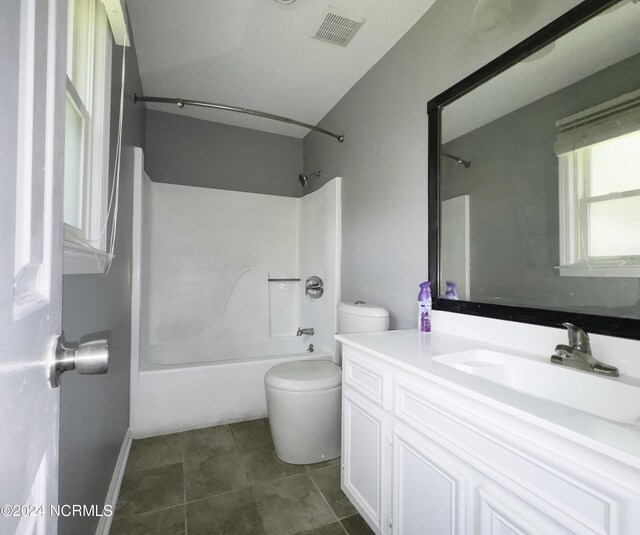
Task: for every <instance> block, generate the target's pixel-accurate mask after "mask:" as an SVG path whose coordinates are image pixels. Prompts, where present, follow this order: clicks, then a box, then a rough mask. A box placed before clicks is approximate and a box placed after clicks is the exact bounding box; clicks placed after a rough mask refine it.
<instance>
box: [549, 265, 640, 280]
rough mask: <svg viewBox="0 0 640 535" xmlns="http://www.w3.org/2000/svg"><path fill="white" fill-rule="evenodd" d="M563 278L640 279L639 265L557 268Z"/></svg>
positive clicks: (568, 266)
mask: <svg viewBox="0 0 640 535" xmlns="http://www.w3.org/2000/svg"><path fill="white" fill-rule="evenodd" d="M556 269H557V270H558V271H559V273H560V276H561V277H602V278H605V277H632V278H637V277H640V266H639V265H632V266H629V265H626V266H625V265H618V266H616V265H599V266H598V265H587V264H582V263H580V264H571V265H567V266H556Z"/></svg>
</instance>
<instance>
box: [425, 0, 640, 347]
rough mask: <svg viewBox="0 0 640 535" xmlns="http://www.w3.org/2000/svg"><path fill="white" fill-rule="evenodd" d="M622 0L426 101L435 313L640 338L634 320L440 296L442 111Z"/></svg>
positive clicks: (563, 25)
mask: <svg viewBox="0 0 640 535" xmlns="http://www.w3.org/2000/svg"><path fill="white" fill-rule="evenodd" d="M619 2H620V0H584V1H583V2H582V3H580V4H578V5H577V6H576V7H574V8H573V9H571V10H570V11H568V12H567V13H565V14H564V15H562V16H561V17H559V18H557V19H556V20H554V21H553V22H551V23H550V24H548V25H547V26H545V27H544V28H542V29H541V30H539V31H537V32H536V33H534V34H533V35H531V36H530V37H528V38H527V39H525V40H524V41H522V42H520V43H519V44H517V45H516V46H514V47H513V48H511V49H510V50H508V51H507V52H505V53H504V54H502V55H501V56H498V57H497V58H496V59H494V60H493V61H491V62H489V63H488V64H486V65H485V66H484V67H482V68H480V69H478V70H477V71H476V72H474V73H473V74H471V75H469V76H467V77H466V78H464V79H463V80H462V81H460V82H458V83H457V84H455V85H454V86H452V87H450V88H449V89H447V90H446V91H444V92H442V93H440V94H439V95H438V96H437V97H435V98H433V99H432V100H430V101H429V102H428V103H427V113H428V122H429V130H428V134H429V138H428V150H429V164H428V172H429V203H428V207H429V214H428V222H429V279H430V280H431V281H432V288H433V289H434V292H433V294H434V295H433V308H434V309H435V310H444V311H448V312H456V313H459V314H469V315H473V316H484V317H487V318H494V319H501V320H508V321H515V322H521V323H531V324H534V325H545V326H550V327H561V326H562V323H564V322H570V323H573V324H575V325H578V326H580V327H581V328H582V329H585V330H586V331H589V332H592V333H597V334H604V335H610V336H619V337H622V338H632V339H635V340H640V320H636V319H632V318H615V317H610V316H598V315H591V314H577V313H575V312H562V311H557V310H547V309H537V308H527V307H519V306H509V305H496V304H488V303H475V302H471V301H452V300H449V299H442V298H441V297H439V291H440V145H441V140H442V129H441V122H442V109H443V108H444V107H445V106H446V105H448V104H451V103H452V102H454V101H455V100H457V99H458V98H460V97H462V96H463V95H466V94H467V93H469V92H470V91H472V90H473V89H475V88H476V87H478V86H480V85H482V84H483V83H485V82H487V81H488V80H490V79H492V78H494V77H495V76H497V75H498V74H500V73H502V72H504V71H506V70H507V69H509V68H510V67H512V66H514V65H515V64H517V63H519V62H520V61H522V60H523V59H525V58H526V57H528V56H530V55H531V54H533V53H535V52H537V51H538V50H540V49H541V48H544V47H545V46H547V45H549V44H550V43H552V42H554V41H555V40H557V39H558V38H560V37H562V36H563V35H565V34H567V33H569V32H571V31H572V30H574V29H575V28H577V27H578V26H580V25H582V24H584V23H585V22H587V21H589V20H591V19H592V18H593V17H595V16H596V15H599V14H600V13H602V12H603V11H605V10H606V9H608V8H609V7H611V6H613V5H615V4H617V3H619Z"/></svg>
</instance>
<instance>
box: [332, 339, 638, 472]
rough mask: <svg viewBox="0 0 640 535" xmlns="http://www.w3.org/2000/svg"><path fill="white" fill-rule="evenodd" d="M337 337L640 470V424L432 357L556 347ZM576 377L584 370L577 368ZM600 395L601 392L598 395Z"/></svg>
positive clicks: (533, 356) (519, 353)
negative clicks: (608, 417)
mask: <svg viewBox="0 0 640 535" xmlns="http://www.w3.org/2000/svg"><path fill="white" fill-rule="evenodd" d="M336 339H337V340H338V341H339V342H342V343H343V344H346V345H348V346H351V347H354V348H356V349H359V350H362V351H365V352H367V353H370V354H372V355H374V356H376V357H378V358H380V359H381V360H383V361H385V362H387V363H389V364H391V365H393V366H397V367H399V368H402V369H404V370H406V371H409V372H411V373H414V374H416V375H418V376H423V377H425V378H427V379H430V380H433V381H436V382H438V383H440V384H442V385H444V386H447V387H449V388H451V389H453V390H456V391H458V392H461V393H463V394H465V395H467V396H469V397H471V398H474V399H477V400H478V401H480V402H483V403H486V404H488V405H490V406H493V407H495V408H498V409H500V410H502V411H504V412H506V413H509V414H512V415H514V416H517V417H518V418H521V419H523V420H525V421H528V422H530V423H531V424H534V425H537V426H539V427H542V428H545V429H547V430H549V431H551V432H553V433H556V434H558V435H561V436H564V437H566V438H568V439H570V440H572V441H574V442H578V443H580V444H582V445H584V446H586V447H588V448H591V449H593V450H596V451H599V452H601V453H603V454H605V455H607V456H609V457H612V458H615V459H617V460H619V461H621V462H624V463H625V464H628V465H631V466H634V467H635V468H638V469H640V425H626V424H619V423H616V422H612V421H610V420H606V419H604V418H599V417H597V416H593V415H591V414H588V413H586V412H582V411H580V410H577V409H573V408H571V407H567V406H565V405H561V404H559V403H555V402H552V401H548V400H546V399H542V398H538V397H535V396H531V395H528V394H524V393H521V392H518V391H515V390H513V389H511V388H507V387H505V386H502V385H500V384H498V383H495V382H493V381H489V380H487V379H483V378H480V377H475V376H473V375H470V374H468V373H465V372H462V371H459V370H456V369H454V368H451V367H450V366H447V365H444V364H441V363H439V362H435V361H433V360H432V357H434V356H436V355H442V354H446V353H454V352H457V351H465V350H470V349H491V350H494V351H499V352H502V353H508V354H512V355H517V356H520V357H525V358H531V359H536V360H542V361H548V359H549V356H550V354H551V353H552V351H553V348H550V351H549V355H536V354H531V353H526V352H522V351H518V350H514V349H513V348H511V347H503V346H499V345H494V344H489V343H487V342H482V341H478V340H473V339H470V338H462V337H459V336H455V335H452V334H448V333H441V332H432V333H420V332H418V331H417V330H407V331H386V332H375V333H355V334H341V335H337V336H336ZM576 373H584V372H580V371H577V370H576ZM602 380H603V381H611V380H614V381H615V380H623V381H625V382H630V383H632V384H638V381H637V380H636V379H633V378H631V379H625V378H623V379H611V378H604V377H603V378H602ZM639 386H640V385H639ZM594 395H597V393H595V392H594Z"/></svg>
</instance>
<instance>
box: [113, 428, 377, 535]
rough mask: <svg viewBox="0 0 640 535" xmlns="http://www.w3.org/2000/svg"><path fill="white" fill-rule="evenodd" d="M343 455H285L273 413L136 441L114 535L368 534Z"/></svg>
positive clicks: (116, 516) (130, 456)
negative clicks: (310, 461)
mask: <svg viewBox="0 0 640 535" xmlns="http://www.w3.org/2000/svg"><path fill="white" fill-rule="evenodd" d="M371 533H373V532H372V531H371V530H370V529H369V527H368V526H367V524H366V523H365V521H364V520H363V519H362V517H361V516H360V515H359V514H358V513H357V512H356V510H355V508H354V507H353V505H351V503H350V502H349V500H348V499H347V497H346V496H345V495H344V494H343V492H342V491H341V490H340V463H339V459H335V460H333V461H327V462H324V463H319V464H314V465H307V466H297V465H292V464H285V463H282V462H280V461H278V460H277V459H276V457H275V454H274V449H273V442H272V440H271V433H270V431H269V423H268V421H267V420H266V419H263V420H251V421H248V422H240V423H236V424H231V425H221V426H218V427H209V428H206V429H198V430H196V431H187V432H185V433H176V434H173V435H165V436H161V437H154V438H148V439H144V440H136V441H134V443H133V445H132V447H131V453H130V455H129V460H128V463H127V469H126V472H125V475H124V480H123V482H122V488H121V490H120V498H119V500H118V505H117V507H116V514H115V518H114V520H113V524H112V527H111V535H139V534H144V535H297V534H305V535H345V534H347V535H369V534H371Z"/></svg>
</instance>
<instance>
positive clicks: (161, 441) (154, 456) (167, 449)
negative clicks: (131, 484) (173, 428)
mask: <svg viewBox="0 0 640 535" xmlns="http://www.w3.org/2000/svg"><path fill="white" fill-rule="evenodd" d="M181 462H182V435H181V434H179V433H178V434H175V435H164V436H161V437H152V438H143V439H141V440H134V441H133V444H132V445H131V451H130V452H129V458H128V459H127V470H128V471H134V470H144V469H146V468H155V467H157V466H164V465H167V464H175V463H181Z"/></svg>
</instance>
